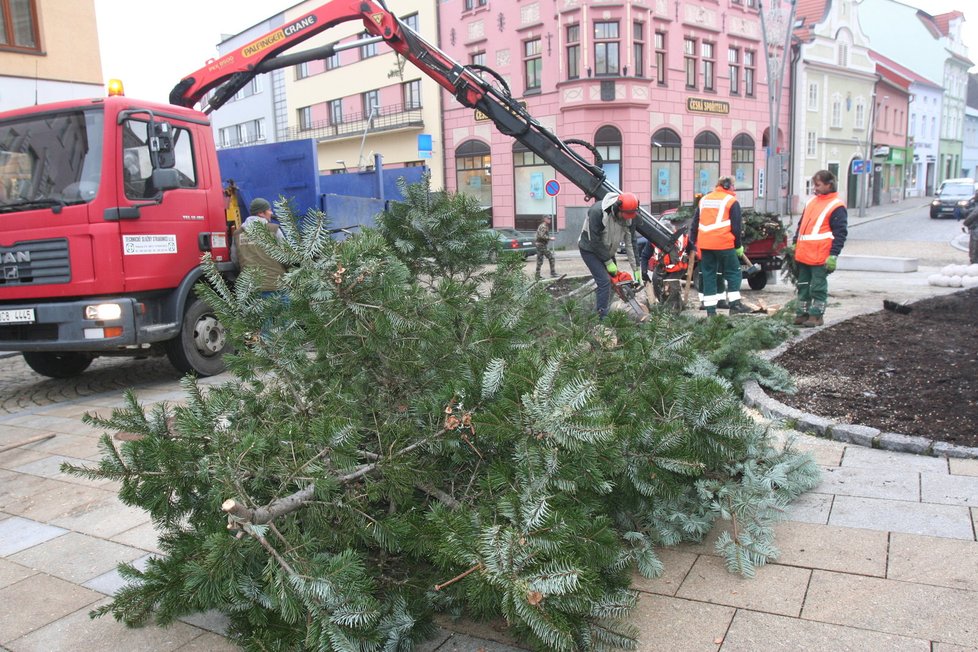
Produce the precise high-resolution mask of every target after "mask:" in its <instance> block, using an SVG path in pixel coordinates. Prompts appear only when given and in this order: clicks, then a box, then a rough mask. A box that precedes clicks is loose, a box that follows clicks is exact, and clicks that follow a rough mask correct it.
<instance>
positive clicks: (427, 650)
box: [417, 627, 452, 652]
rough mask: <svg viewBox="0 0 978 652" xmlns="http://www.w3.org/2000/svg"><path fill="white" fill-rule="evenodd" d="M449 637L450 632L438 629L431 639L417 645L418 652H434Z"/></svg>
mask: <svg viewBox="0 0 978 652" xmlns="http://www.w3.org/2000/svg"><path fill="white" fill-rule="evenodd" d="M451 635H452V633H451V632H450V631H448V630H447V629H444V628H441V627H439V628H438V631H437V633H436V634H435V635H434V636H433V637H431V638H429V639H428V640H427V641H425V642H424V643H421V644H420V645H418V648H417V649H418V652H435V651H436V650H437V649H438V648H439V647H441V644H442V643H444V642H445V641H447V640H448V638H449V637H450V636H451Z"/></svg>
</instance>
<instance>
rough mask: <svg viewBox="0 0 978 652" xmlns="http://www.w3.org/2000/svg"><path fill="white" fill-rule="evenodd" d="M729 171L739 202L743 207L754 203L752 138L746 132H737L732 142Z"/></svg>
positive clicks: (753, 148)
mask: <svg viewBox="0 0 978 652" xmlns="http://www.w3.org/2000/svg"><path fill="white" fill-rule="evenodd" d="M732 148H733V151H732V153H731V161H732V163H733V165H732V166H731V168H730V169H731V171H732V173H733V178H734V188H735V189H736V190H737V192H738V193H740V194H739V195H738V198H739V200H740V204H741V206H742V207H744V208H748V207H750V206H753V205H754V151H755V149H756V147H755V146H754V139H753V138H751V137H750V136H748V135H747V134H737V135H736V136H734V139H733V143H732Z"/></svg>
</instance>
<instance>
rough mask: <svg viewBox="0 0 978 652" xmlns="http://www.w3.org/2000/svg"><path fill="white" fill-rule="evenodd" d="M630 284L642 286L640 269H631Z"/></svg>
mask: <svg viewBox="0 0 978 652" xmlns="http://www.w3.org/2000/svg"><path fill="white" fill-rule="evenodd" d="M632 282H633V283H634V284H635V285H641V284H642V270H641V269H632Z"/></svg>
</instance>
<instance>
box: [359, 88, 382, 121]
mask: <svg viewBox="0 0 978 652" xmlns="http://www.w3.org/2000/svg"><path fill="white" fill-rule="evenodd" d="M360 101H361V102H362V103H363V117H364V119H369V118H370V113H371V111H372V112H373V113H374V114H376V113H377V112H378V111H379V110H380V91H367V92H366V93H361V94H360Z"/></svg>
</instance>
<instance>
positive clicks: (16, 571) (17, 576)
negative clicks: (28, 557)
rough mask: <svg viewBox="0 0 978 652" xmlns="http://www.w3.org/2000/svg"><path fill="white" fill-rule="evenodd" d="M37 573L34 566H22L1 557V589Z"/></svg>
mask: <svg viewBox="0 0 978 652" xmlns="http://www.w3.org/2000/svg"><path fill="white" fill-rule="evenodd" d="M35 573H37V571H35V570H34V569H33V568H27V567H26V566H21V565H20V564H18V563H15V562H12V561H10V560H8V559H0V589H2V588H4V587H7V586H10V585H11V584H16V583H17V582H19V581H21V580H22V579H25V578H28V577H30V576H31V575H34V574H35Z"/></svg>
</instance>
